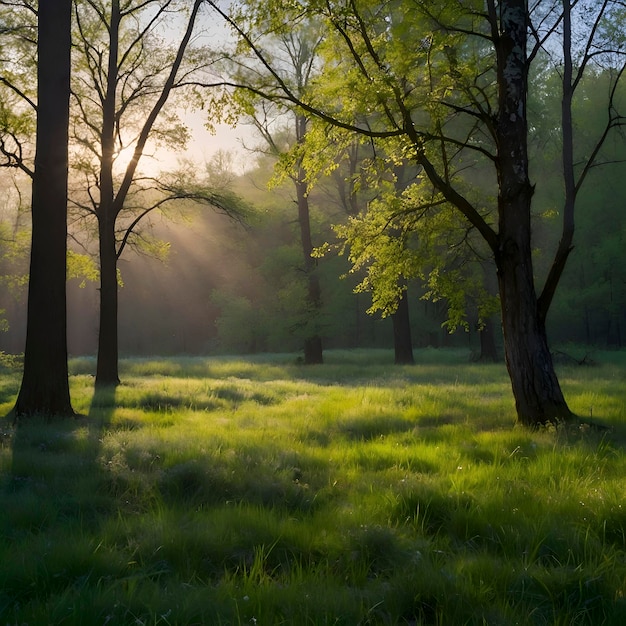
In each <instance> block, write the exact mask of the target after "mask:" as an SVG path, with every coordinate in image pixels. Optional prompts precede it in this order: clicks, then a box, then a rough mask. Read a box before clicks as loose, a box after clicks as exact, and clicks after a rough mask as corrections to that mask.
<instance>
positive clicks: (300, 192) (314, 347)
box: [294, 114, 324, 365]
mask: <svg viewBox="0 0 626 626" xmlns="http://www.w3.org/2000/svg"><path fill="white" fill-rule="evenodd" d="M306 125H307V119H306V117H305V116H304V115H300V114H298V115H296V136H297V139H298V141H303V140H304V137H305V135H306ZM294 182H295V187H296V196H297V200H298V223H299V225H300V241H301V244H302V254H303V257H304V271H305V273H306V275H307V280H308V285H307V311H310V314H311V315H312V316H313V317H317V314H318V313H319V311H320V309H321V306H322V291H321V288H320V282H319V277H318V276H317V274H315V269H316V262H315V259H314V258H313V257H312V254H313V240H312V238H311V218H310V214H309V199H308V196H307V193H306V191H307V185H306V179H305V172H304V169H303V168H302V166H300V167H299V168H298V176H297V178H296V180H295V181H294ZM323 362H324V355H323V350H322V338H321V337H320V336H319V334H318V333H317V332H313V333H312V334H311V335H310V336H308V337H306V338H305V340H304V363H305V364H306V365H313V364H316V363H323Z"/></svg>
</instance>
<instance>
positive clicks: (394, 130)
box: [210, 0, 621, 426]
mask: <svg viewBox="0 0 626 626" xmlns="http://www.w3.org/2000/svg"><path fill="white" fill-rule="evenodd" d="M210 4H211V5H212V6H213V8H214V10H215V11H217V12H218V13H219V14H220V15H221V16H222V17H223V18H224V19H225V20H227V21H228V23H229V24H230V25H231V26H232V28H233V29H234V30H235V32H236V33H237V35H238V36H239V38H240V41H241V42H242V46H243V47H245V48H246V49H247V50H249V51H250V53H251V54H253V55H255V56H256V57H257V58H259V59H261V61H262V62H264V63H265V66H266V67H267V68H268V69H270V70H271V69H272V67H271V59H270V57H268V55H267V54H266V51H265V50H264V49H263V48H262V47H261V45H260V44H258V43H257V41H258V40H256V39H253V38H252V37H251V36H250V34H249V33H250V30H249V28H248V24H249V23H250V22H252V23H255V24H259V23H266V24H268V26H269V27H270V28H272V29H277V28H278V29H279V28H280V24H285V23H286V24H289V25H290V26H289V27H290V28H291V27H292V26H291V25H292V24H293V22H294V21H295V20H297V19H299V16H303V17H304V18H307V19H310V18H311V16H315V17H316V18H317V19H322V20H324V23H325V24H326V27H327V32H326V39H325V41H326V47H325V53H326V59H327V62H326V64H325V66H324V68H323V71H322V72H320V76H323V79H320V80H319V81H318V82H317V84H316V85H313V86H311V89H310V90H309V91H308V93H307V94H306V97H299V96H298V95H297V94H295V93H294V92H293V91H292V90H291V89H290V88H289V85H287V84H286V83H285V82H284V81H283V80H282V79H281V76H280V74H279V73H278V72H276V71H274V72H273V75H274V84H273V85H272V86H271V87H269V88H267V89H265V91H264V96H265V97H268V98H270V99H279V100H287V101H289V102H293V103H297V104H298V105H299V106H300V107H302V108H303V110H304V111H306V112H307V114H309V115H311V116H314V117H315V118H316V119H317V120H319V121H320V124H323V125H325V127H326V128H327V129H328V130H327V132H335V133H340V132H344V133H350V134H358V135H360V136H362V137H366V138H369V140H371V141H373V142H375V143H378V144H379V145H384V146H385V152H386V153H387V154H388V155H389V158H390V159H393V160H396V161H397V160H398V159H400V158H402V159H409V160H411V161H412V162H413V163H414V164H415V165H416V166H417V167H419V168H420V172H421V177H422V179H424V180H427V181H428V183H429V184H430V185H431V186H432V189H433V191H434V192H435V193H436V194H437V195H438V196H439V198H440V199H442V200H443V201H445V202H446V203H447V204H449V205H450V206H452V207H453V208H454V210H455V211H457V212H458V213H459V214H460V215H462V216H463V218H464V219H465V220H466V221H467V222H468V223H469V225H470V226H471V228H472V229H474V230H475V231H476V232H477V233H479V235H480V236H481V237H482V239H483V240H484V242H485V244H486V245H487V247H488V249H489V251H490V254H491V256H492V258H493V261H494V263H495V267H496V268H497V275H498V289H499V298H500V308H501V317H502V327H503V336H504V347H505V358H506V364H507V369H508V373H509V376H510V379H511V385H512V390H513V395H514V398H515V404H516V411H517V418H518V421H519V422H520V423H522V424H524V425H528V426H536V425H538V424H545V423H550V422H552V423H557V422H560V421H561V420H568V419H570V418H571V417H572V413H571V411H570V409H569V407H568V405H567V403H566V401H565V398H564V396H563V393H562V391H561V388H560V385H559V381H558V378H557V376H556V373H555V370H554V365H553V362H552V358H551V354H550V350H549V347H548V339H547V332H546V316H547V313H548V310H549V306H550V303H551V301H552V297H553V295H554V292H555V290H556V286H557V284H558V281H559V278H560V275H561V273H562V269H563V267H564V266H565V262H566V260H567V256H568V254H569V249H570V247H571V234H572V233H573V220H572V215H573V214H572V210H573V204H572V205H569V206H570V207H572V208H571V209H570V208H567V210H566V211H565V213H564V221H563V227H562V234H563V236H562V238H561V243H560V245H559V246H558V247H557V251H556V253H555V255H554V262H553V264H552V266H551V269H550V270H549V272H548V277H547V280H546V281H545V284H544V287H543V288H542V289H541V290H540V291H538V289H537V287H536V285H535V276H534V272H533V257H532V245H531V241H532V240H531V237H532V228H531V207H532V197H533V190H534V187H533V184H532V183H531V181H530V178H529V168H528V165H529V153H528V135H529V123H528V111H527V106H526V105H527V97H528V90H529V86H528V76H529V68H530V64H531V62H532V61H533V60H534V59H535V57H536V55H537V54H538V52H539V50H541V49H542V48H544V47H546V42H548V41H554V40H555V38H556V37H557V34H558V32H559V27H560V26H563V30H564V33H565V37H564V39H563V41H562V43H563V55H561V58H565V61H564V63H565V65H566V66H567V64H568V63H570V61H571V57H570V60H569V61H568V59H567V56H568V54H569V53H570V51H568V47H567V33H568V23H569V22H568V19H569V17H568V16H569V7H570V3H569V2H565V3H564V4H563V7H564V9H565V10H559V8H558V4H557V3H554V4H553V3H551V4H550V5H549V6H546V4H545V3H536V4H535V5H534V6H533V8H532V11H531V9H530V8H529V6H528V3H527V1H526V0H502V1H501V2H499V3H496V2H495V0H487V1H486V3H483V2H482V1H481V2H478V1H476V2H468V3H463V4H461V3H458V2H456V1H448V0H442V1H440V2H435V3H433V2H421V1H418V2H412V3H408V2H402V1H397V2H391V3H385V4H384V5H381V4H379V3H378V2H371V1H368V0H363V1H359V0H348V1H347V2H323V3H321V2H317V1H314V0H311V1H310V2H306V3H298V4H297V6H294V5H292V4H291V3H287V2H280V1H277V2H273V3H269V4H267V5H265V4H264V5H263V7H260V8H254V9H250V10H248V11H246V12H244V13H243V15H238V14H232V15H229V14H227V13H226V12H225V11H224V10H222V9H220V8H219V6H218V5H217V3H214V2H211V3H210ZM583 5H584V6H583ZM255 6H256V5H255ZM610 6H614V7H615V9H616V10H617V9H618V8H619V3H611V2H609V1H606V2H602V3H595V4H594V3H583V4H581V8H582V9H585V10H591V11H595V13H593V19H592V20H589V16H587V18H586V20H585V24H590V23H591V25H590V27H589V29H588V30H587V32H586V33H585V36H586V39H584V40H583V41H585V42H586V44H583V46H582V49H583V53H584V56H583V58H584V59H586V62H583V63H582V64H580V65H579V67H580V72H581V74H580V75H582V72H584V71H585V69H586V68H587V67H588V65H589V64H590V63H591V62H592V60H593V59H595V58H597V57H598V52H597V50H598V48H597V47H596V46H598V45H599V44H601V43H604V42H601V41H599V39H598V38H597V35H598V34H599V33H600V31H601V29H600V26H601V25H602V24H603V22H605V21H606V18H607V16H608V15H609V7H610ZM539 11H541V12H542V13H541V14H539ZM533 17H536V18H537V19H536V26H535V25H533V23H532V18H533ZM613 17H616V15H614V16H613ZM529 35H530V36H531V37H532V38H533V46H532V47H531V49H530V51H529V49H528V38H529ZM551 45H554V44H551ZM602 49H606V48H604V47H602ZM567 75H568V70H567V67H566V70H565V72H564V76H565V77H566V78H565V79H564V80H565V81H567ZM620 75H621V73H620ZM575 86H576V83H575V80H574V81H573V82H571V83H570V84H569V85H568V84H567V83H566V82H564V109H563V111H564V113H563V118H562V124H563V130H564V136H565V135H567V132H568V131H567V128H568V119H567V115H566V113H567V110H568V106H569V105H568V104H567V92H568V90H569V89H571V88H575ZM609 111H611V112H612V107H609ZM614 123H615V120H614V118H611V119H610V120H609V122H608V123H607V133H608V130H610V128H611V127H612V126H613V125H614ZM602 141H603V140H602V138H600V141H599V142H598V144H597V151H595V152H594V153H593V154H592V155H591V157H590V159H589V160H588V164H589V165H588V167H591V165H592V164H593V162H594V157H595V156H597V152H598V151H599V150H600V148H601V147H602ZM570 153H571V147H570V146H568V145H567V140H566V141H565V142H564V148H563V154H564V167H565V170H566V172H565V176H566V177H567V176H570V175H571V171H568V170H570V167H569V165H568V162H566V161H565V159H567V158H568V156H567V155H568V154H570ZM468 167H480V168H489V171H490V173H489V175H488V176H486V177H485V178H484V180H483V181H482V187H483V190H484V191H483V197H482V198H481V200H480V202H476V201H473V200H472V198H471V197H470V196H469V195H467V194H466V189H467V185H466V184H465V183H466V177H465V176H464V175H463V172H464V171H465V170H466V169H467V168H468ZM583 178H584V176H583ZM580 182H582V180H581V181H580ZM569 184H570V183H568V182H567V181H566V185H569ZM490 195H493V197H494V198H495V207H493V209H494V210H492V207H491V206H490V203H489V201H488V200H489V196H490Z"/></svg>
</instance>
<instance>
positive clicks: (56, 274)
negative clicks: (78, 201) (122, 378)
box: [14, 0, 74, 419]
mask: <svg viewBox="0 0 626 626" xmlns="http://www.w3.org/2000/svg"><path fill="white" fill-rule="evenodd" d="M71 7H72V2H71V0H41V1H40V2H39V8H38V29H37V31H38V38H37V60H38V63H37V139H36V153H35V167H34V171H33V184H32V244H31V260H30V279H29V287H28V321H27V333H26V348H25V352H24V375H23V378H22V384H21V387H20V391H19V394H18V397H17V401H16V404H15V409H14V411H15V416H16V418H18V419H19V418H22V417H28V416H32V415H35V414H41V415H46V416H48V417H50V416H66V415H73V413H74V412H73V409H72V406H71V402H70V394H69V382H68V365H67V320H66V301H65V284H66V280H65V276H66V252H67V176H68V127H69V98H70V65H71V64H70V47H71Z"/></svg>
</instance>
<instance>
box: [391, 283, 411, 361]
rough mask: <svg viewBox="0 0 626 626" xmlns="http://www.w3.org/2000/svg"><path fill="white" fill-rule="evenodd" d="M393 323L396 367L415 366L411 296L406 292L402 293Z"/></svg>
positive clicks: (392, 317) (393, 315)
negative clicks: (410, 311) (410, 309)
mask: <svg viewBox="0 0 626 626" xmlns="http://www.w3.org/2000/svg"><path fill="white" fill-rule="evenodd" d="M391 322H392V324H393V349H394V357H395V358H394V363H395V364H396V365H414V364H415V358H414V357H413V341H412V338H411V323H410V317H409V296H408V293H407V291H406V290H404V291H403V292H402V297H401V298H400V300H399V302H398V308H397V309H396V311H395V313H392V314H391Z"/></svg>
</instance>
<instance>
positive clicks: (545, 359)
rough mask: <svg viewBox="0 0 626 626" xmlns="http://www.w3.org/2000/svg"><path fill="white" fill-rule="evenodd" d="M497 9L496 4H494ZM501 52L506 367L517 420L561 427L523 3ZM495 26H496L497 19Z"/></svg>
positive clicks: (499, 258) (500, 42) (511, 13)
mask: <svg viewBox="0 0 626 626" xmlns="http://www.w3.org/2000/svg"><path fill="white" fill-rule="evenodd" d="M491 7H492V9H491V10H492V11H495V10H496V9H495V8H493V7H494V5H493V4H491ZM498 10H499V32H497V33H495V34H494V41H495V42H496V53H497V68H498V92H499V102H498V104H499V111H498V118H497V123H496V126H495V131H496V137H497V143H498V164H499V167H498V186H499V188H498V216H499V232H498V248H497V250H495V260H496V267H497V269H498V285H499V290H500V306H501V308H502V329H503V334H504V349H505V358H506V365H507V369H508V372H509V376H510V378H511V385H512V388H513V396H514V397H515V406H516V409H517V419H518V422H520V423H522V424H524V425H526V426H531V427H536V426H537V425H540V424H546V423H556V422H558V421H561V420H563V419H566V418H568V417H571V412H570V410H569V408H568V406H567V404H566V402H565V399H564V397H563V394H562V392H561V388H560V385H559V382H558V379H557V376H556V373H555V371H554V366H553V363H552V357H551V355H550V351H549V349H548V341H547V336H546V329H545V323H544V319H545V317H544V316H543V315H542V314H540V311H539V307H538V302H537V295H536V290H535V285H534V276H533V266H532V255H531V226H530V215H531V211H530V209H531V199H532V195H533V187H532V186H531V184H530V181H529V178H528V150H527V138H528V127H527V113H526V95H527V89H528V76H527V68H528V63H527V56H526V38H527V26H528V25H527V19H528V11H527V6H526V1H525V0H506V1H505V2H501V3H500V6H499V9H498ZM495 23H497V21H495Z"/></svg>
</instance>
